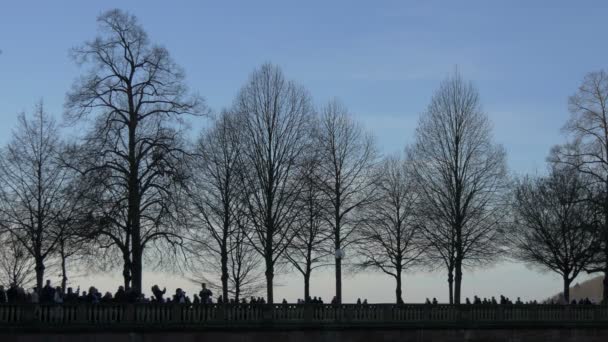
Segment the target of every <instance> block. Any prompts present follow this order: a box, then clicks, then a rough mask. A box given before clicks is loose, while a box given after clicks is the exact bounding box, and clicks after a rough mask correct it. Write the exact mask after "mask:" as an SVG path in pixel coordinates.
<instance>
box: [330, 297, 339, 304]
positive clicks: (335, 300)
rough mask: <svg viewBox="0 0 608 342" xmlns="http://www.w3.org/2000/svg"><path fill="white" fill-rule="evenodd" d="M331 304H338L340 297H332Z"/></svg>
mask: <svg viewBox="0 0 608 342" xmlns="http://www.w3.org/2000/svg"><path fill="white" fill-rule="evenodd" d="M331 304H332V305H337V304H338V298H337V297H336V296H334V298H332V299H331Z"/></svg>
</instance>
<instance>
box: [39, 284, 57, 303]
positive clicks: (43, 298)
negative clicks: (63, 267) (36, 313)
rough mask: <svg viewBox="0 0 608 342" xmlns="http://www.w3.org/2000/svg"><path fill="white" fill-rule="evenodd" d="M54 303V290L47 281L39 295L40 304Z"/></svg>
mask: <svg viewBox="0 0 608 342" xmlns="http://www.w3.org/2000/svg"><path fill="white" fill-rule="evenodd" d="M54 301H55V289H54V288H53V287H52V286H51V281H50V280H47V281H46V285H44V287H43V288H42V293H41V294H40V303H44V304H48V303H53V302H54Z"/></svg>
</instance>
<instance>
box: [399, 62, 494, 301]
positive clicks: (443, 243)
mask: <svg viewBox="0 0 608 342" xmlns="http://www.w3.org/2000/svg"><path fill="white" fill-rule="evenodd" d="M410 152H411V159H412V161H413V163H414V164H413V167H412V170H413V171H414V175H415V179H416V182H417V183H418V184H417V188H418V189H419V190H420V193H421V197H420V200H421V210H420V213H421V214H422V215H423V218H424V219H423V222H424V223H423V224H422V226H423V233H424V234H425V235H426V236H427V238H428V240H429V243H430V245H431V246H432V247H433V252H435V253H434V254H435V255H437V256H439V258H440V259H441V260H442V261H443V262H444V263H445V264H446V265H447V266H448V282H449V286H450V294H452V285H454V291H453V298H450V302H452V300H453V302H454V303H456V304H459V303H460V297H461V283H462V269H463V267H465V266H474V265H478V264H482V263H485V262H488V261H490V260H492V259H493V258H494V257H495V256H496V254H497V252H499V251H501V248H500V246H499V245H500V243H501V240H502V239H500V237H501V235H502V234H501V229H500V228H501V224H502V222H503V219H502V216H503V215H504V213H505V211H504V204H503V200H504V198H505V197H504V196H503V195H504V193H505V190H506V162H505V152H504V149H503V148H502V147H501V146H499V145H496V144H494V143H493V142H492V133H491V125H490V122H489V121H488V118H487V116H486V115H485V114H484V112H483V111H482V109H481V104H480V101H479V94H478V92H477V90H476V89H475V88H474V87H473V85H472V84H471V83H468V82H465V81H464V80H463V79H462V78H461V76H460V75H459V74H458V73H455V74H454V75H452V76H450V77H449V78H447V79H446V80H444V81H443V82H442V83H441V85H440V87H439V89H438V90H437V91H436V92H435V94H434V95H433V97H432V99H431V103H430V104H429V106H428V108H427V111H426V113H424V114H423V115H422V117H421V119H420V123H419V125H418V128H417V130H416V142H415V144H414V146H413V148H411V151H410ZM452 270H453V271H454V278H452ZM452 281H454V283H452ZM450 297H452V296H450Z"/></svg>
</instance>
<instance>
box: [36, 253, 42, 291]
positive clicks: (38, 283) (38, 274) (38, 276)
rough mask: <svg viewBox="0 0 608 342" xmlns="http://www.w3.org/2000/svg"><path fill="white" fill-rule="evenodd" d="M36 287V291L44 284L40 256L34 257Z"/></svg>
mask: <svg viewBox="0 0 608 342" xmlns="http://www.w3.org/2000/svg"><path fill="white" fill-rule="evenodd" d="M35 270H36V289H37V290H38V293H42V292H40V291H41V290H42V286H44V261H43V260H42V258H36V268H35Z"/></svg>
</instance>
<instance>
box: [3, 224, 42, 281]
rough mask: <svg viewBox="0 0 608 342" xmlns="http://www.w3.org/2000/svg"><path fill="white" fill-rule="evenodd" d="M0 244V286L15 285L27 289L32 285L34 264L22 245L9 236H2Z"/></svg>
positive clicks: (34, 278)
mask: <svg viewBox="0 0 608 342" xmlns="http://www.w3.org/2000/svg"><path fill="white" fill-rule="evenodd" d="M0 244H2V249H0V279H2V282H0V284H1V285H4V286H6V287H8V286H10V285H11V284H15V285H16V286H19V287H25V288H27V287H28V286H29V285H30V284H32V283H34V282H35V281H36V272H35V270H34V269H35V267H36V263H35V262H34V258H32V256H31V255H30V254H29V253H28V252H27V250H26V249H25V247H24V246H23V244H22V243H21V242H20V241H19V240H17V239H16V238H15V237H14V236H13V235H11V234H4V236H2V238H1V239H0Z"/></svg>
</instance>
